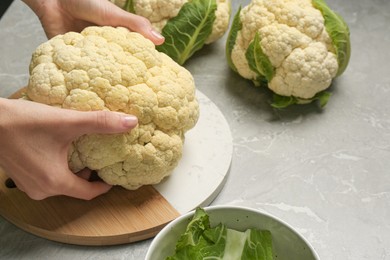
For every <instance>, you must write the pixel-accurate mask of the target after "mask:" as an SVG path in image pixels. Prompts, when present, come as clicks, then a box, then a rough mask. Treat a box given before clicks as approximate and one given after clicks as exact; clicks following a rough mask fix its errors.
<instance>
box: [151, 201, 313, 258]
mask: <svg viewBox="0 0 390 260" xmlns="http://www.w3.org/2000/svg"><path fill="white" fill-rule="evenodd" d="M204 209H205V211H206V212H207V214H208V215H209V216H210V223H211V226H215V225H217V224H219V223H224V224H225V225H226V226H227V227H228V228H231V229H236V230H239V231H244V230H246V229H248V228H258V229H266V230H269V231H271V234H272V242H273V246H274V253H275V256H276V257H275V259H277V260H285V259H288V260H295V259H297V260H318V259H319V257H318V255H317V253H316V252H315V250H314V248H313V247H312V246H311V245H310V244H309V243H308V242H307V241H306V239H305V238H304V237H303V236H301V235H300V234H299V233H298V232H297V231H295V230H294V229H293V228H292V227H291V226H290V225H288V224H287V223H285V222H283V221H281V220H280V219H278V218H276V217H274V216H271V215H269V214H267V213H264V212H261V211H259V210H254V209H250V208H245V207H238V206H210V207H205V208H204ZM193 214H194V211H191V212H189V213H187V214H184V215H182V216H180V217H179V218H177V219H175V220H173V221H172V222H171V223H169V224H168V225H167V226H165V227H164V228H163V229H162V230H161V232H159V233H158V234H157V236H156V237H155V238H154V239H153V241H152V243H151V245H150V247H149V250H148V252H147V254H146V260H163V259H165V258H166V257H167V256H170V255H172V254H173V253H174V250H175V246H176V242H177V240H178V239H179V237H180V235H181V234H182V233H183V232H184V231H185V229H186V226H187V224H188V223H189V221H190V220H191V218H192V216H193Z"/></svg>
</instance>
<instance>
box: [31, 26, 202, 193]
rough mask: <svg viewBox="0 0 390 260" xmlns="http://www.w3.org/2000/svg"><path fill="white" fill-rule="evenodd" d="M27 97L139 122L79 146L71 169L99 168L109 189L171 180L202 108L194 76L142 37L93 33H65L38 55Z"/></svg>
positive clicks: (102, 30)
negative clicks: (134, 118) (117, 114)
mask: <svg viewBox="0 0 390 260" xmlns="http://www.w3.org/2000/svg"><path fill="white" fill-rule="evenodd" d="M26 98H27V99H29V100H32V101H35V102H40V103H43V104H48V105H51V106H57V107H61V108H66V109H75V110H80V111H93V110H110V111H117V112H122V113H126V114H132V115H135V116H137V117H138V126H137V127H136V128H134V129H133V130H131V131H130V132H127V133H125V134H113V135H103V134H90V135H84V136H81V137H80V138H78V139H77V140H75V141H74V142H73V145H72V148H71V150H70V151H69V167H70V169H71V170H72V171H74V172H77V171H79V170H81V169H83V168H85V167H88V168H90V169H92V170H96V171H97V173H98V175H99V176H100V177H101V178H102V179H103V180H104V181H105V182H107V183H109V184H112V185H121V186H123V187H125V188H127V189H136V188H138V187H140V186H142V185H147V184H155V183H158V182H160V181H161V180H162V179H163V178H164V177H165V176H168V175H169V174H170V173H171V172H172V170H173V169H174V168H175V167H176V165H177V164H178V162H179V160H180V158H181V156H182V148H183V142H184V134H185V133H186V132H187V131H188V130H189V129H191V128H192V127H194V126H195V124H196V122H197V120H198V116H199V107H198V102H197V99H196V97H195V84H194V79H193V77H192V75H191V74H190V73H189V72H188V71H187V70H186V69H185V68H183V67H182V66H180V65H178V64H177V63H176V62H174V61H173V60H172V59H171V58H170V57H168V56H167V55H165V54H164V53H161V52H158V51H157V50H156V49H155V46H154V45H153V43H152V42H151V41H149V40H147V39H146V38H144V37H143V36H142V35H140V34H138V33H135V32H130V31H128V30H127V29H125V28H113V27H88V28H86V29H84V30H83V31H82V32H81V33H75V32H69V33H66V34H64V35H58V36H56V37H54V38H52V39H50V40H49V41H47V42H45V43H43V44H42V45H40V46H39V47H38V48H37V49H36V50H35V52H34V53H33V55H32V59H31V63H30V78H29V84H28V87H27V90H26Z"/></svg>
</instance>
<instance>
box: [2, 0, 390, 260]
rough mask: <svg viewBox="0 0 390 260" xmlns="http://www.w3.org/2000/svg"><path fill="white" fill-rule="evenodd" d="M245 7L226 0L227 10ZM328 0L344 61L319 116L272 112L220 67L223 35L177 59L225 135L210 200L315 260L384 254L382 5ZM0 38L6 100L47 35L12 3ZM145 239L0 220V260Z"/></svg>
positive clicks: (84, 252) (135, 248) (386, 90)
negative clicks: (280, 231) (341, 35)
mask: <svg viewBox="0 0 390 260" xmlns="http://www.w3.org/2000/svg"><path fill="white" fill-rule="evenodd" d="M248 2H249V1H234V3H233V11H234V12H235V11H236V10H237V8H238V6H239V5H240V4H241V5H245V4H246V3H248ZM328 3H329V5H330V6H331V7H332V8H333V9H335V10H336V11H337V12H339V13H340V14H341V15H343V16H344V18H345V20H346V22H347V23H348V24H349V26H350V30H351V37H352V58H351V61H350V65H349V67H348V69H347V70H346V72H345V74H344V75H343V76H341V77H340V78H339V79H337V81H336V82H335V84H334V86H333V87H332V91H333V96H332V98H331V100H330V102H329V103H328V105H327V107H326V108H325V109H324V110H322V111H321V110H319V109H318V108H316V106H314V105H308V106H299V107H292V108H291V109H288V110H283V111H277V110H273V109H271V108H270V106H269V105H268V104H267V102H268V101H269V96H268V94H267V93H266V92H265V91H263V90H261V89H260V90H259V89H256V88H254V87H253V86H252V84H251V83H250V82H248V81H245V80H243V79H241V78H240V77H238V76H237V75H235V74H234V73H232V72H231V71H230V69H229V68H228V66H227V64H226V62H225V57H224V44H225V39H226V36H225V38H223V39H222V40H220V41H219V42H217V43H216V44H214V45H212V46H208V47H207V48H205V49H203V50H202V51H201V52H200V53H198V54H197V55H196V56H195V57H193V59H192V60H190V61H189V62H188V63H187V64H186V67H187V68H188V69H189V70H190V71H191V72H192V73H193V75H194V77H195V80H196V84H197V87H198V88H199V89H200V90H201V91H202V92H203V93H204V94H206V95H207V96H208V97H209V98H210V99H211V100H212V101H213V102H214V103H215V104H216V105H218V106H219V107H220V109H221V111H222V112H223V114H224V115H225V117H226V119H227V121H228V122H229V125H230V127H231V131H232V135H233V142H234V154H233V162H232V166H231V171H230V174H229V176H228V179H227V182H226V185H225V186H224V188H223V190H222V192H221V193H220V194H219V196H218V197H217V198H216V199H215V200H214V202H213V203H212V204H213V205H221V204H230V205H242V206H248V207H252V208H255V209H261V210H264V211H267V212H269V213H271V214H274V215H275V216H277V217H280V218H282V219H283V220H284V221H286V222H288V223H289V224H291V225H292V226H294V227H295V228H296V229H297V230H298V231H299V232H300V233H301V234H302V235H304V236H305V237H306V238H307V239H308V240H309V241H310V242H311V243H312V245H313V246H314V247H315V249H316V250H317V252H318V253H319V255H320V257H321V259H342V260H345V259H353V260H355V259H390V68H389V64H388V63H389V61H390V16H389V13H390V1H388V0H373V1H365V0H344V1H337V0H328ZM0 39H1V44H0V55H1V59H0V96H3V97H7V96H8V95H10V94H11V93H13V92H14V91H15V90H17V89H18V88H20V87H21V86H24V85H26V83H27V79H28V65H29V61H30V56H31V53H32V51H33V50H34V49H35V48H36V47H37V46H38V45H39V44H40V43H42V42H43V41H45V40H46V38H45V36H44V33H43V31H42V29H41V26H40V23H39V21H38V19H37V18H36V17H35V15H34V14H33V13H32V12H31V11H30V10H29V9H28V8H27V7H26V6H25V5H24V4H23V3H22V2H21V1H18V0H17V1H15V2H14V3H13V4H12V6H11V7H10V9H9V10H8V11H7V13H6V14H5V15H4V17H3V18H2V19H1V21H0ZM0 149H1V148H0ZM150 242H151V240H146V241H142V242H138V243H134V244H129V245H121V246H110V247H86V246H74V245H67V244H61V243H56V242H52V241H48V240H45V239H42V238H39V237H36V236H34V235H31V234H28V233H26V232H24V231H22V230H20V229H18V228H16V227H15V226H13V225H12V224H10V223H8V222H7V221H6V220H4V219H2V218H0V259H95V260H97V259H143V258H144V256H145V254H146V251H147V249H148V246H149V245H150Z"/></svg>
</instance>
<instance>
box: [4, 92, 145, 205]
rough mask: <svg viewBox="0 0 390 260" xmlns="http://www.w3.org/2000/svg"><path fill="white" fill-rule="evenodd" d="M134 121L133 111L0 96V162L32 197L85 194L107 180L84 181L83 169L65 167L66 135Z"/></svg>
mask: <svg viewBox="0 0 390 260" xmlns="http://www.w3.org/2000/svg"><path fill="white" fill-rule="evenodd" d="M137 123H138V121H137V118H136V117H134V116H130V115H125V114H120V113H115V112H108V111H95V112H80V111H74V110H67V109H61V108H55V107H51V106H48V105H42V104H39V103H35V102H31V101H24V100H8V99H4V98H0V166H1V167H2V168H3V169H4V171H5V173H6V174H7V175H8V176H9V177H10V178H12V180H13V181H14V182H15V184H16V185H17V187H18V188H19V189H20V190H22V191H24V192H25V193H26V194H27V195H28V196H30V197H31V198H32V199H36V200H41V199H44V198H47V197H50V196H55V195H66V196H70V197H75V198H80V199H86V200H89V199H92V198H94V197H96V196H98V195H100V194H103V193H105V192H107V191H108V190H109V189H110V188H111V186H110V185H108V184H106V183H104V182H102V181H95V182H89V181H88V178H89V175H90V171H89V170H83V171H81V172H79V173H78V174H74V173H72V172H71V171H70V170H69V168H68V151H69V147H70V145H71V143H72V141H73V140H75V139H76V138H77V137H79V136H81V135H84V134H88V133H105V134H110V133H121V132H126V131H129V130H130V129H132V128H134V127H135V126H136V125H137Z"/></svg>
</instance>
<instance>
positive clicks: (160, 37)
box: [150, 29, 164, 39]
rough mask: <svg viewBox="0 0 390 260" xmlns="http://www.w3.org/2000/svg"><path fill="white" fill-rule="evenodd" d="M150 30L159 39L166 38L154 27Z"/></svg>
mask: <svg viewBox="0 0 390 260" xmlns="http://www.w3.org/2000/svg"><path fill="white" fill-rule="evenodd" d="M150 32H151V33H152V34H153V36H154V37H156V38H158V39H164V36H162V35H161V34H160V33H159V32H158V31H156V30H154V29H152V30H151V31H150Z"/></svg>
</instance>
